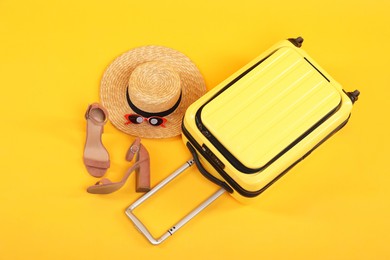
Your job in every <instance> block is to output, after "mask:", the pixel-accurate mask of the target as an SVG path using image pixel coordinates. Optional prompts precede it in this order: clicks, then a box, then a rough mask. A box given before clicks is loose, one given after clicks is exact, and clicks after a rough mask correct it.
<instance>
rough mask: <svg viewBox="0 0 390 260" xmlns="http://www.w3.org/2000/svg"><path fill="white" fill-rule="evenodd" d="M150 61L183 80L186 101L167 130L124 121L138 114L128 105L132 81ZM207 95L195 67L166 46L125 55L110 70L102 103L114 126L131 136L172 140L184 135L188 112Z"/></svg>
mask: <svg viewBox="0 0 390 260" xmlns="http://www.w3.org/2000/svg"><path fill="white" fill-rule="evenodd" d="M150 61H158V62H163V63H165V64H168V65H169V66H170V67H171V68H172V69H173V70H175V71H176V72H177V73H178V75H179V76H180V80H181V88H182V99H181V102H180V105H179V106H178V107H177V109H176V110H175V111H174V112H173V113H172V114H170V115H168V116H166V117H165V118H166V119H167V122H166V123H165V126H166V127H165V128H164V127H161V126H151V125H149V124H148V123H147V122H143V123H142V124H138V125H136V124H128V125H126V122H127V121H126V119H125V117H124V115H126V114H131V113H134V111H132V109H131V108H130V107H129V105H128V103H127V101H126V91H127V84H128V81H129V77H130V75H131V73H132V71H133V70H134V69H135V68H136V67H137V66H138V65H140V64H142V63H145V62H150ZM205 92H206V85H205V82H204V79H203V77H202V75H201V73H200V72H199V70H198V68H197V67H196V66H195V64H194V63H192V61H191V60H190V59H189V58H188V57H187V56H185V55H184V54H182V53H180V52H178V51H176V50H173V49H170V48H167V47H163V46H143V47H139V48H135V49H132V50H130V51H128V52H126V53H124V54H122V55H121V56H119V57H118V58H116V59H115V60H114V61H113V62H112V63H111V64H110V65H109V66H108V67H107V69H106V71H105V72H104V74H103V78H102V80H101V85H100V98H101V102H102V104H103V106H104V107H106V109H107V110H108V114H109V120H110V121H111V123H112V124H113V125H114V126H115V127H116V128H118V129H119V130H121V131H123V132H125V133H127V134H130V135H132V136H138V137H143V138H168V137H173V136H177V135H179V134H181V122H182V119H183V116H184V113H185V111H186V109H187V108H188V106H189V105H190V104H192V103H193V102H194V101H195V100H197V99H198V98H199V97H201V96H202V95H203V94H204V93H205Z"/></svg>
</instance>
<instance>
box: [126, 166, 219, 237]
mask: <svg viewBox="0 0 390 260" xmlns="http://www.w3.org/2000/svg"><path fill="white" fill-rule="evenodd" d="M193 164H194V160H193V159H191V160H189V161H187V162H186V163H185V164H184V165H182V166H181V167H180V168H179V169H177V170H176V171H175V172H173V173H172V174H171V175H169V176H168V177H167V178H165V179H164V180H162V181H161V182H160V183H159V184H157V185H156V186H155V187H154V188H153V189H151V190H150V191H149V192H148V193H146V194H145V195H143V196H142V197H141V198H139V199H138V200H136V201H135V202H134V203H133V204H131V205H130V206H129V207H128V208H127V209H126V211H125V212H126V215H127V216H128V217H129V218H130V220H131V221H132V222H133V224H134V225H135V227H136V228H137V229H138V230H139V231H140V232H141V233H142V234H143V235H144V236H145V237H146V238H147V239H148V240H149V242H150V243H152V244H153V245H158V244H160V243H162V242H163V241H165V240H166V239H167V238H168V237H170V236H172V235H173V234H174V233H175V232H176V231H178V230H179V229H180V228H181V227H182V226H184V225H185V224H186V223H187V222H189V221H190V220H191V219H192V218H194V217H195V216H196V215H198V214H199V213H200V212H201V211H202V210H204V209H205V208H206V207H207V206H208V205H210V204H211V203H212V202H213V201H215V200H216V199H217V198H219V197H220V196H221V195H222V194H223V193H225V191H226V190H225V189H223V188H220V189H219V190H218V191H216V192H215V193H214V194H212V195H211V196H210V197H209V198H207V199H206V200H205V201H204V202H202V203H201V204H200V205H199V206H198V207H196V208H195V209H194V210H192V211H191V212H190V213H188V214H187V215H186V216H185V217H184V218H182V219H181V220H180V221H179V222H177V223H176V224H175V225H173V226H172V227H171V228H170V229H168V231H167V232H166V233H164V234H163V235H162V236H161V237H160V238H158V239H156V238H154V237H153V235H152V234H151V233H150V232H149V230H148V229H147V228H146V226H145V225H144V224H143V223H142V222H141V220H139V219H138V218H137V216H135V215H134V213H133V211H134V210H135V209H136V208H137V207H138V206H140V205H141V204H142V203H143V202H145V201H146V200H147V199H149V198H150V197H151V196H153V195H154V194H155V193H156V192H157V191H159V190H160V189H161V188H162V187H164V186H165V185H167V184H168V183H170V182H171V181H172V180H173V179H175V178H176V177H177V176H179V175H180V174H181V173H183V172H184V171H185V170H186V169H188V168H189V167H191V166H192V165H193Z"/></svg>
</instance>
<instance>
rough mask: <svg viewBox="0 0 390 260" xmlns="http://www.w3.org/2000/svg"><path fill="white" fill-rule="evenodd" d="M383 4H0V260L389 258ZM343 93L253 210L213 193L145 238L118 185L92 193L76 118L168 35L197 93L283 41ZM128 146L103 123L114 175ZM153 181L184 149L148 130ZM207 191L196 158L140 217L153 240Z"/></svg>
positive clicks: (365, 0) (129, 191)
mask: <svg viewBox="0 0 390 260" xmlns="http://www.w3.org/2000/svg"><path fill="white" fill-rule="evenodd" d="M389 12H390V1H387V0H354V1H352V0H348V1H338V0H329V1H311V0H303V1H286V0H281V1H255V0H252V1H248V0H243V1H205V0H197V1H192V2H186V1H179V0H176V1H173V0H165V1H129V0H128V1H124V0H111V1H80V0H69V1H59V0H51V1H44V0H35V1H11V0H0V79H1V81H0V82H1V83H0V88H1V94H0V112H1V117H2V123H1V128H0V165H1V184H0V187H1V189H0V212H1V216H0V259H152V258H154V259H245V258H252V259H389V258H390V250H389V244H390V243H389V242H390V223H389V222H390V205H389V204H390V203H389V199H390V188H389V187H390V185H389V184H390V166H389V159H390V158H389V154H390V152H389V147H390V138H389V133H390V131H389V130H390V129H389V121H388V120H389V112H390V109H389V95H388V92H389V86H390V77H389V68H388V64H389V60H390V54H389V48H388V45H389V40H390V29H389V25H390V18H389V17H390V16H389ZM299 35H302V36H303V37H304V38H305V42H304V45H303V48H304V49H305V50H306V51H307V52H308V53H309V54H310V55H311V56H312V57H313V59H315V60H316V61H317V62H318V63H319V64H320V65H321V66H322V67H324V68H325V69H326V70H327V72H328V73H329V74H331V75H332V76H333V77H334V78H335V79H336V80H337V81H339V82H340V83H341V84H342V85H343V86H344V88H345V89H347V90H350V91H351V90H354V89H355V88H357V89H359V90H360V91H361V93H362V94H361V97H360V100H359V101H358V102H357V103H356V105H355V107H354V110H353V112H352V117H351V120H350V122H349V124H348V125H347V126H346V127H345V128H344V129H342V131H340V132H339V133H338V134H336V135H335V136H334V137H333V138H331V139H330V140H329V141H327V142H326V143H324V144H323V145H322V146H321V147H320V148H319V149H317V150H316V151H315V152H313V153H312V154H311V156H309V157H308V158H307V159H306V160H304V161H303V162H302V163H300V164H299V165H298V166H296V167H295V168H294V169H293V170H291V172H289V173H288V174H287V175H286V176H284V177H283V178H282V179H281V180H279V181H278V182H277V183H276V184H274V185H273V186H272V187H271V188H269V189H268V190H267V191H266V192H265V193H263V194H262V195H261V196H260V197H258V198H257V199H256V200H255V201H254V202H253V203H252V204H250V205H242V204H240V203H238V202H237V201H235V200H234V199H233V198H231V197H230V196H229V195H223V196H222V198H220V199H218V201H216V202H215V203H214V204H213V205H211V206H210V207H209V208H207V209H206V211H205V212H203V213H202V214H201V215H199V216H198V217H196V218H195V219H194V220H193V221H192V222H190V223H189V224H188V225H187V226H185V227H183V228H182V229H181V230H180V231H178V232H177V233H176V234H175V235H174V236H173V237H171V238H169V239H168V240H167V241H166V242H165V243H163V244H162V245H160V246H158V247H155V246H152V245H150V244H149V243H148V242H147V241H146V240H145V239H144V237H143V236H142V235H141V234H139V233H138V232H137V231H136V230H135V228H134V227H133V226H132V224H131V223H130V221H129V220H128V219H127V217H126V216H125V214H124V210H125V208H126V207H127V206H128V205H129V204H131V203H132V202H133V201H134V200H135V199H136V198H138V197H139V196H140V194H137V193H135V191H134V176H132V178H130V180H129V181H128V183H127V184H126V185H125V186H124V187H123V188H122V189H121V190H119V191H118V192H116V193H114V194H111V195H102V196H99V195H92V194H88V193H86V191H85V190H86V187H87V186H89V185H92V184H93V183H94V182H95V181H96V179H94V178H93V177H91V176H89V175H88V173H87V171H86V170H85V168H84V165H83V162H82V152H83V146H84V141H85V126H86V124H85V123H86V122H85V120H84V117H83V116H84V112H85V109H86V107H87V105H88V104H89V103H92V102H94V101H98V99H99V81H100V79H101V76H102V73H103V71H104V69H105V68H106V66H107V65H108V64H109V63H110V62H111V61H112V60H113V59H114V58H115V57H116V56H118V55H119V54H121V53H123V52H125V51H127V50H129V49H131V48H134V47H137V46H142V45H150V44H157V45H164V46H168V47H171V48H174V49H177V50H179V51H181V52H183V53H185V54H186V55H187V56H189V57H190V58H191V59H192V60H193V61H194V62H195V63H196V64H197V66H198V67H199V69H200V71H201V72H202V74H203V75H204V78H205V81H206V84H207V87H208V89H210V88H212V87H214V86H216V85H217V84H218V83H219V82H221V81H222V80H223V79H225V78H227V77H228V76H229V75H231V74H232V73H233V72H235V71H236V70H237V69H239V68H240V67H242V66H243V65H245V64H246V63H247V62H249V61H250V60H251V59H253V58H254V57H256V56H257V55H259V54H260V53H262V52H263V51H264V50H266V49H267V48H268V47H270V46H271V45H272V44H274V43H276V42H278V41H279V40H281V39H285V38H288V37H295V36H299ZM133 140H134V138H133V137H131V136H127V135H126V134H123V133H121V132H119V131H118V130H117V129H116V128H114V127H113V126H112V125H111V124H108V125H106V127H105V133H104V137H103V141H104V144H105V146H106V147H107V149H108V150H109V152H110V155H111V161H112V166H111V168H110V169H109V172H108V173H107V175H106V176H107V177H109V178H111V179H113V180H119V179H120V178H121V176H122V174H123V173H124V172H125V170H126V169H127V168H128V167H129V163H128V162H126V161H125V160H124V154H125V152H126V150H127V148H128V146H129V145H130V143H131V142H132V141H133ZM144 144H145V146H146V147H147V148H148V149H149V152H150V154H151V158H152V159H151V163H152V184H153V185H155V184H156V183H158V182H159V181H160V180H162V179H163V178H164V177H166V176H167V175H168V174H169V173H170V172H172V171H173V170H174V169H175V168H177V167H178V166H180V165H181V164H182V163H183V162H184V161H185V160H186V159H188V158H190V155H189V153H188V151H187V150H186V148H185V147H184V145H183V144H182V141H181V139H180V138H179V137H177V138H172V139H167V140H144ZM215 189H216V188H215V186H214V185H213V184H211V183H208V181H207V180H205V179H203V177H201V175H200V174H199V173H198V172H197V170H196V169H195V168H192V169H191V170H189V171H188V172H187V173H186V174H185V175H183V176H182V177H181V178H180V179H178V180H176V181H175V182H174V183H172V185H171V186H170V187H169V188H168V189H166V190H163V191H162V192H161V194H160V195H159V196H158V197H156V198H155V200H153V201H151V202H150V203H147V204H145V205H144V207H142V208H140V209H139V211H137V214H138V215H139V216H141V217H142V218H143V219H144V221H145V222H146V224H147V225H148V226H150V229H151V230H152V232H154V234H155V235H156V236H159V235H160V234H161V233H162V232H164V231H165V230H166V229H167V228H168V227H170V225H171V224H173V222H175V220H178V219H179V218H180V217H181V216H182V215H183V214H184V213H185V212H186V211H188V210H189V209H191V208H192V207H193V206H195V204H197V203H198V202H200V201H202V200H203V199H204V198H206V197H207V196H208V195H210V194H211V193H212V192H213V191H214V190H215Z"/></svg>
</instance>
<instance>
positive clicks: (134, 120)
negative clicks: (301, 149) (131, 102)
mask: <svg viewBox="0 0 390 260" xmlns="http://www.w3.org/2000/svg"><path fill="white" fill-rule="evenodd" d="M125 118H126V120H127V122H126V123H125V124H126V125H128V124H141V123H142V122H144V121H147V122H148V123H149V124H150V125H152V126H161V127H165V122H167V119H165V118H164V117H159V116H152V117H143V116H140V115H137V114H126V115H125Z"/></svg>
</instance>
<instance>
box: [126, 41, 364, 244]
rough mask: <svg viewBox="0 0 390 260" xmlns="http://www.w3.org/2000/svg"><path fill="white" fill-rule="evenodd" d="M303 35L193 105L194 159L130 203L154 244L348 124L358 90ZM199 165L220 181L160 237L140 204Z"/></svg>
mask: <svg viewBox="0 0 390 260" xmlns="http://www.w3.org/2000/svg"><path fill="white" fill-rule="evenodd" d="M302 41H303V39H302V38H300V37H298V38H296V39H289V40H285V41H282V42H280V43H278V44H276V45H275V46H273V47H272V48H270V49H269V50H268V51H266V52H265V53H264V54H262V55H260V56H259V57H257V58H256V59H254V60H253V61H252V62H250V63H249V64H248V65H246V66H245V67H243V68H242V69H240V70H239V71H237V72H236V73H235V74H233V75H232V76H231V77H229V78H228V79H226V80H225V81H223V82H222V83H221V84H219V85H218V86H217V87H215V88H213V89H212V90H210V91H209V92H208V93H206V95H204V96H203V97H201V98H200V99H199V100H197V101H196V102H194V103H193V104H192V105H191V106H190V107H189V108H188V109H187V111H186V114H185V116H184V119H183V124H182V130H183V135H182V137H183V141H184V143H185V144H186V146H187V147H188V148H189V150H190V152H191V153H192V156H193V159H191V160H189V161H187V162H186V163H185V164H184V165H182V166H181V167H180V168H178V169H177V170H176V171H174V172H173V173H172V174H170V175H169V176H168V177H166V178H165V179H164V180H163V181H161V182H160V183H159V184H157V185H156V186H155V187H154V188H153V189H152V190H150V191H149V192H148V193H146V194H145V195H143V196H142V197H141V198H139V199H138V200H136V201H135V202H133V204H131V205H130V206H129V207H128V208H127V209H126V215H127V216H128V217H129V218H130V220H131V221H132V222H133V224H134V225H135V227H136V228H137V229H138V230H139V231H140V232H141V233H142V234H143V235H144V236H145V237H146V238H147V239H148V240H149V242H150V243H152V244H153V245H158V244H160V243H162V242H163V241H165V240H166V239H167V238H168V237H170V236H172V235H173V234H174V233H175V232H177V231H178V230H179V229H180V228H181V227H183V226H184V225H185V224H186V223H188V221H190V220H191V219H192V218H193V217H195V216H196V215H197V214H199V213H200V212H201V211H202V210H203V209H205V208H206V207H207V206H208V205H210V204H211V203H212V202H213V201H215V200H216V199H217V198H219V197H220V196H221V195H222V194H224V193H225V192H229V193H230V194H231V195H232V196H233V197H235V198H236V199H239V200H245V199H246V198H252V197H256V196H257V195H259V194H260V193H261V192H262V191H264V190H265V189H266V188H267V187H269V186H270V185H271V184H272V183H274V182H275V181H276V180H277V179H278V178H280V177H281V176H282V175H283V174H284V173H286V172H287V171H288V170H289V169H290V168H292V167H293V166H294V165H295V164H296V163H298V162H299V161H300V160H302V159H303V158H305V157H306V156H307V155H308V154H309V153H310V152H311V151H312V150H313V149H315V148H316V147H317V146H319V145H320V144H321V143H322V142H323V141H325V140H326V139H327V138H328V137H330V136H331V135H332V134H334V133H335V132H337V131H338V130H339V129H341V128H342V127H343V126H344V125H345V124H346V123H347V121H348V119H349V117H350V113H351V109H352V105H353V103H354V102H355V101H356V100H357V98H358V96H359V91H357V90H355V91H354V92H345V91H344V90H343V89H342V87H341V86H340V84H338V83H337V82H336V81H334V79H333V78H332V77H331V76H330V75H329V74H327V73H326V72H325V71H324V70H323V69H322V68H321V67H320V66H319V65H318V64H317V63H316V62H315V61H314V60H313V59H312V58H311V57H310V56H309V55H308V54H307V53H306V52H304V51H303V50H301V49H299V48H300V46H301V44H302ZM193 164H196V165H197V167H198V169H199V171H200V172H201V173H202V174H203V175H204V176H205V177H206V178H207V179H209V180H210V181H212V182H214V183H215V184H217V185H219V186H220V187H221V188H220V189H219V190H217V191H216V192H215V193H214V194H212V195H211V196H210V197H209V198H208V199H206V200H205V201H204V202H202V203H201V204H200V205H198V206H197V207H196V208H195V209H194V210H193V211H191V212H190V213H188V214H187V215H186V216H185V217H183V218H182V219H181V220H180V221H178V222H177V223H176V224H174V225H173V226H172V227H171V228H169V229H168V230H167V231H166V232H165V233H164V234H163V235H162V236H160V237H159V238H155V237H154V236H153V235H152V234H151V232H150V231H149V230H148V228H147V227H146V226H145V225H144V224H143V223H142V221H141V220H140V219H139V218H138V217H137V216H136V215H135V214H134V210H135V209H136V208H137V207H139V206H140V205H141V204H142V203H143V202H145V201H146V200H148V199H149V198H150V197H152V196H153V195H154V194H156V193H157V191H159V190H160V189H162V188H163V187H165V186H166V185H167V184H168V183H170V182H171V181H172V180H173V179H175V178H176V177H178V176H179V175H180V174H181V173H182V172H184V171H185V170H186V169H187V168H189V167H191V166H192V165H193ZM245 201H246V200H245Z"/></svg>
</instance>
